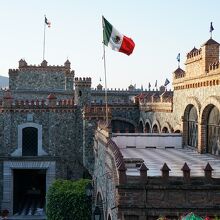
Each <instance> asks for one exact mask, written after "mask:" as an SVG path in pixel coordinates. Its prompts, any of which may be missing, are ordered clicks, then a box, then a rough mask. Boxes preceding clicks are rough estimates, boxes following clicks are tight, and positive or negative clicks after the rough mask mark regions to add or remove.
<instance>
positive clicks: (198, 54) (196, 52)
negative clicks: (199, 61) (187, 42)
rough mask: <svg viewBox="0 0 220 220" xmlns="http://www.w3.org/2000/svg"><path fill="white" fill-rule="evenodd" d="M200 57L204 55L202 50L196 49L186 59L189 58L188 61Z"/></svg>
mask: <svg viewBox="0 0 220 220" xmlns="http://www.w3.org/2000/svg"><path fill="white" fill-rule="evenodd" d="M200 55H202V49H201V48H200V49H197V48H195V47H194V48H193V49H192V50H191V51H190V52H189V53H187V55H186V57H187V59H192V58H195V57H197V58H198V56H200ZM199 58H201V57H199Z"/></svg>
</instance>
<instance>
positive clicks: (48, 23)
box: [44, 16, 51, 28]
mask: <svg viewBox="0 0 220 220" xmlns="http://www.w3.org/2000/svg"><path fill="white" fill-rule="evenodd" d="M44 21H45V24H46V25H47V27H49V28H50V26H51V22H50V21H48V20H47V18H46V16H45V20H44Z"/></svg>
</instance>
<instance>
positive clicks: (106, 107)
mask: <svg viewBox="0 0 220 220" xmlns="http://www.w3.org/2000/svg"><path fill="white" fill-rule="evenodd" d="M102 28H103V34H104V21H103V17H102ZM102 44H103V62H104V73H105V117H106V124H107V126H108V95H107V74H106V59H105V44H104V38H103V42H102Z"/></svg>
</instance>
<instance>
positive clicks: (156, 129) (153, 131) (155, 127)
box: [152, 124, 159, 133]
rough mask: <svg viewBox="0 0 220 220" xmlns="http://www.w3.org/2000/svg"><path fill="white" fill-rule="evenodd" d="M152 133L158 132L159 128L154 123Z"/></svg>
mask: <svg viewBox="0 0 220 220" xmlns="http://www.w3.org/2000/svg"><path fill="white" fill-rule="evenodd" d="M152 133H159V130H158V127H157V125H156V124H155V125H154V126H153V128H152Z"/></svg>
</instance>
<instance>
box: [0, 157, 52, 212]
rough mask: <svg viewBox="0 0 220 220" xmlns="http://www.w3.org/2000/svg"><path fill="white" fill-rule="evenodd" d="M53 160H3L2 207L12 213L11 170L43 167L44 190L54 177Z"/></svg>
mask: <svg viewBox="0 0 220 220" xmlns="http://www.w3.org/2000/svg"><path fill="white" fill-rule="evenodd" d="M55 167H56V163H55V161H4V162H3V200H2V207H1V208H2V209H7V210H9V213H10V214H12V213H13V188H14V187H13V170H14V169H45V170H46V191H47V190H48V188H49V186H50V185H51V184H52V182H53V181H54V179H55Z"/></svg>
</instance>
